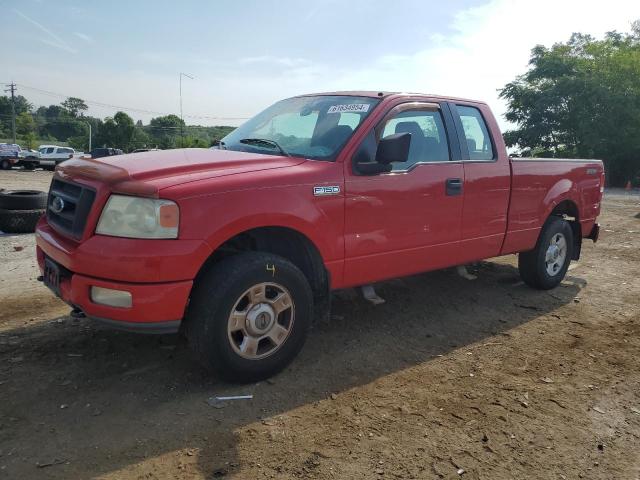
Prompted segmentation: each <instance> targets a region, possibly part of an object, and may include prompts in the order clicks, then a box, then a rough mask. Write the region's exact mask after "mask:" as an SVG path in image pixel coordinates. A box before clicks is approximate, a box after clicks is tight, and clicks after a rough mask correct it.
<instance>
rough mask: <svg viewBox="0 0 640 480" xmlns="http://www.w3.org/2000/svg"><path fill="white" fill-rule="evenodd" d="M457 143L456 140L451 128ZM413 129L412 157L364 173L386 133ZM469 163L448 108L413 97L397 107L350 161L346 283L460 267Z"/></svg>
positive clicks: (346, 173) (411, 133) (366, 281)
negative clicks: (359, 165) (362, 166)
mask: <svg viewBox="0 0 640 480" xmlns="http://www.w3.org/2000/svg"><path fill="white" fill-rule="evenodd" d="M449 132H453V134H454V136H453V137H452V138H453V139H454V140H455V142H454V144H453V145H451V144H450V142H449V137H450V133H449ZM395 133H409V134H410V135H411V146H410V151H409V157H408V160H407V161H406V162H403V163H394V164H392V167H393V170H392V171H391V172H389V173H381V174H374V175H364V174H359V173H358V172H357V169H356V168H355V167H354V161H356V160H357V159H362V158H364V160H361V161H369V160H373V158H375V151H376V148H377V145H378V142H379V140H380V139H381V138H384V137H386V136H388V135H393V134H395ZM463 176H464V172H463V166H462V163H461V162H460V151H459V148H458V145H457V139H456V137H455V128H454V126H453V122H452V118H451V116H450V113H449V110H448V107H447V106H446V105H444V107H442V106H441V105H439V104H437V103H427V102H407V103H401V104H399V105H396V106H395V107H393V108H391V109H390V110H389V111H388V112H387V114H386V115H385V116H384V117H383V119H382V120H381V121H380V122H379V123H378V124H377V125H376V126H375V127H374V128H373V129H372V130H371V131H370V132H369V133H368V134H367V136H365V137H364V140H363V141H362V142H361V143H360V145H359V147H358V148H357V149H356V151H355V153H354V155H353V158H352V159H351V161H347V162H345V271H344V281H345V286H348V285H358V284H363V283H369V282H373V281H377V280H383V279H387V278H394V277H400V276H405V275H410V274H413V273H417V272H422V271H426V270H431V269H436V268H440V267H444V266H449V265H455V264H456V263H457V256H458V253H459V247H458V244H459V241H460V222H461V217H462V199H463V195H462V193H463V186H462V181H463Z"/></svg>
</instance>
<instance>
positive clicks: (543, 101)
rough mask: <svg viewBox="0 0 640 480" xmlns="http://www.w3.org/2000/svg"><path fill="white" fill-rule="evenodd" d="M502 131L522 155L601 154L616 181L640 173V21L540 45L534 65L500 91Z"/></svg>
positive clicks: (532, 57)
mask: <svg viewBox="0 0 640 480" xmlns="http://www.w3.org/2000/svg"><path fill="white" fill-rule="evenodd" d="M500 96H501V97H502V98H504V99H506V100H507V102H508V108H507V113H506V118H507V120H509V121H510V122H513V123H515V124H516V125H517V128H516V129H513V130H510V131H507V132H506V133H505V135H504V137H505V142H506V143H507V145H509V146H512V147H519V148H520V150H521V154H522V155H525V156H528V155H538V156H547V157H581V158H601V159H603V160H604V161H605V166H606V168H607V175H608V178H609V180H610V182H611V183H612V184H616V185H622V184H624V183H625V182H626V181H627V180H629V179H631V178H633V177H634V176H636V175H638V174H639V173H640V143H639V142H638V138H640V24H639V23H637V22H636V23H635V24H634V29H633V31H632V32H631V33H628V34H624V33H618V32H610V33H608V34H607V35H606V36H605V37H604V38H603V39H602V40H596V39H594V38H593V37H591V36H589V35H582V34H574V35H572V37H571V38H570V40H569V41H568V42H566V43H558V44H555V45H553V46H552V47H551V48H546V47H544V46H540V45H538V46H536V47H535V48H534V49H533V50H532V53H531V59H530V61H529V70H528V71H527V72H526V73H525V74H524V75H521V76H519V77H517V78H516V80H514V81H513V82H510V83H508V84H507V85H506V86H505V87H504V88H503V89H502V90H501V92H500Z"/></svg>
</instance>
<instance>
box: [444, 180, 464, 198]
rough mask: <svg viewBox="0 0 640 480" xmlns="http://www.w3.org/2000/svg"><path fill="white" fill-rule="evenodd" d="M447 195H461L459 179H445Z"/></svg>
mask: <svg viewBox="0 0 640 480" xmlns="http://www.w3.org/2000/svg"><path fill="white" fill-rule="evenodd" d="M445 185H446V190H447V195H449V196H455V195H462V179H461V178H447V181H446V182H445Z"/></svg>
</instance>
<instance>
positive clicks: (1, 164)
mask: <svg viewBox="0 0 640 480" xmlns="http://www.w3.org/2000/svg"><path fill="white" fill-rule="evenodd" d="M0 168H1V169H2V170H11V162H10V161H9V160H7V159H6V158H3V159H2V160H0Z"/></svg>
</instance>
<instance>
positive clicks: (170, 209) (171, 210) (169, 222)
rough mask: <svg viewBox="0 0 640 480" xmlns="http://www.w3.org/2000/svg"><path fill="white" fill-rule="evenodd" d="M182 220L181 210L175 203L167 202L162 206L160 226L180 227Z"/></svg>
mask: <svg viewBox="0 0 640 480" xmlns="http://www.w3.org/2000/svg"><path fill="white" fill-rule="evenodd" d="M179 221H180V210H178V206H177V205H175V204H170V203H168V204H165V205H161V206H160V226H161V227H162V228H178V222H179Z"/></svg>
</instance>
